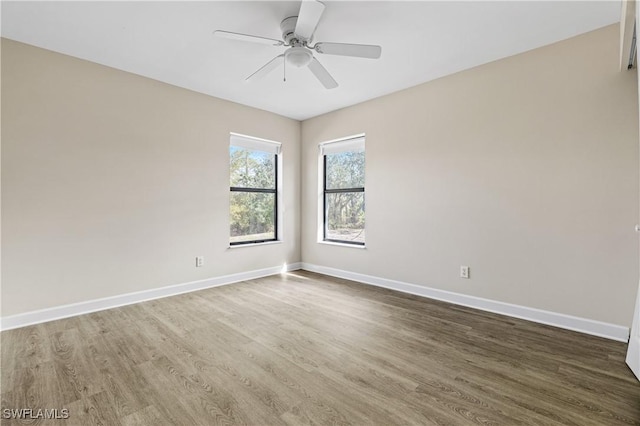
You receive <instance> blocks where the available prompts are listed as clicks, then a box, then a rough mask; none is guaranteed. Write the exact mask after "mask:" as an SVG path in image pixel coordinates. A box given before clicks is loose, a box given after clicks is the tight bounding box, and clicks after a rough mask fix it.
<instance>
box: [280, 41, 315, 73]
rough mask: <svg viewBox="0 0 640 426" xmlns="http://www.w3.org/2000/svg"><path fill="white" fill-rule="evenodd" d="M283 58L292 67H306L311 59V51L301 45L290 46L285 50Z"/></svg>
mask: <svg viewBox="0 0 640 426" xmlns="http://www.w3.org/2000/svg"><path fill="white" fill-rule="evenodd" d="M285 59H286V60H287V62H288V63H289V64H290V65H293V66H294V67H298V68H300V67H306V66H307V65H309V62H311V59H313V54H312V53H311V51H310V50H309V49H307V48H305V47H302V46H296V47H291V48H289V49H288V50H287V51H286V52H285Z"/></svg>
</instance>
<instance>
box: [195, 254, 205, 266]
mask: <svg viewBox="0 0 640 426" xmlns="http://www.w3.org/2000/svg"><path fill="white" fill-rule="evenodd" d="M203 265H204V257H203V256H196V268H199V267H201V266H203Z"/></svg>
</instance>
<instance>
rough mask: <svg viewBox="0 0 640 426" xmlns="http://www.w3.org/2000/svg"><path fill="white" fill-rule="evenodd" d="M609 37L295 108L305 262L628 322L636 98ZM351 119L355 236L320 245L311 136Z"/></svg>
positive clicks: (345, 130) (606, 33) (633, 275)
mask: <svg viewBox="0 0 640 426" xmlns="http://www.w3.org/2000/svg"><path fill="white" fill-rule="evenodd" d="M619 36H620V34H619V29H618V26H617V25H613V26H609V27H606V28H604V29H601V30H598V31H594V32H591V33H588V34H585V35H581V36H579V37H576V38H573V39H569V40H566V41H563V42H560V43H557V44H554V45H551V46H547V47H543V48H541V49H536V50H533V51H530V52H527V53H524V54H521V55H518V56H514V57H511V58H507V59H504V60H500V61H497V62H493V63H490V64H487V65H484V66H481V67H478V68H474V69H471V70H468V71H465V72H461V73H459V74H456V75H452V76H449V77H445V78H442V79H439V80H436V81H433V82H430V83H426V84H423V85H421V86H417V87H414V88H411V89H408V90H405V91H402V92H398V93H395V94H392V95H389V96H385V97H382V98H378V99H376V100H373V101H369V102H366V103H363V104H360V105H356V106H353V107H350V108H346V109H343V110H339V111H336V112H333V113H329V114H326V115H323V116H320V117H317V118H314V119H311V120H307V121H305V122H304V123H303V125H302V140H303V152H302V155H303V163H302V170H303V189H302V193H303V198H302V230H303V231H302V258H303V260H304V262H307V263H311V264H315V265H320V266H329V267H333V268H338V269H343V270H347V271H351V272H357V273H363V274H368V275H373V276H378V277H382V278H389V279H394V280H399V281H405V282H408V283H414V284H418V285H424V286H429V287H433V288H438V289H444V290H449V291H454V292H458V293H463V294H468V295H474V296H479V297H484V298H488V299H493V300H497V301H503V302H508V303H514V304H519V305H524V306H527V307H532V308H539V309H544V310H549V311H554V312H558V313H565V314H569V315H575V316H579V317H584V318H590V319H594V320H600V321H605V322H609V323H613V324H618V325H623V326H629V325H630V324H631V317H632V313H633V302H634V295H635V290H636V288H637V280H638V242H637V235H636V234H635V233H634V232H633V227H634V225H635V224H636V223H637V221H638V106H637V82H636V71H635V70H634V71H624V72H620V70H619V59H620V58H619V47H618V43H619V39H620V37H619ZM434 60H437V58H434ZM401 65H402V64H399V66H401ZM361 132H364V133H366V161H367V165H366V202H367V212H366V214H367V216H366V221H367V222H366V232H367V248H366V250H361V249H355V248H343V247H336V246H329V245H325V244H319V243H317V198H318V197H317V178H318V172H317V153H318V148H317V146H318V144H319V143H320V142H322V141H326V140H331V139H335V138H339V137H342V136H347V135H352V134H356V133H361ZM460 265H469V266H470V267H471V279H470V280H465V279H461V278H458V274H459V266H460Z"/></svg>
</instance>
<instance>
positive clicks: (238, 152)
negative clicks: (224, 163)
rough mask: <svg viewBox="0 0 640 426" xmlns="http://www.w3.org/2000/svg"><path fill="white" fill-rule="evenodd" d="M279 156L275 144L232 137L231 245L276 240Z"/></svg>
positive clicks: (277, 146) (230, 153)
mask: <svg viewBox="0 0 640 426" xmlns="http://www.w3.org/2000/svg"><path fill="white" fill-rule="evenodd" d="M279 155H280V144H279V143H277V142H271V141H265V140H262V139H255V138H250V137H248V136H242V135H237V134H234V133H232V134H231V143H230V147H229V159H230V189H231V196H230V200H231V203H230V240H229V243H230V244H231V245H239V244H252V243H263V242H266V241H276V240H278V168H279V162H278V157H279Z"/></svg>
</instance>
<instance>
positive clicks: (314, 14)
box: [294, 0, 324, 40]
mask: <svg viewBox="0 0 640 426" xmlns="http://www.w3.org/2000/svg"><path fill="white" fill-rule="evenodd" d="M323 11H324V4H322V3H320V2H319V1H317V0H302V4H301V5H300V12H298V21H297V22H296V29H295V30H294V33H295V34H296V35H297V36H298V37H300V38H302V39H303V40H311V37H313V33H315V32H316V27H317V26H318V22H320V17H321V16H322V12H323Z"/></svg>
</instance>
